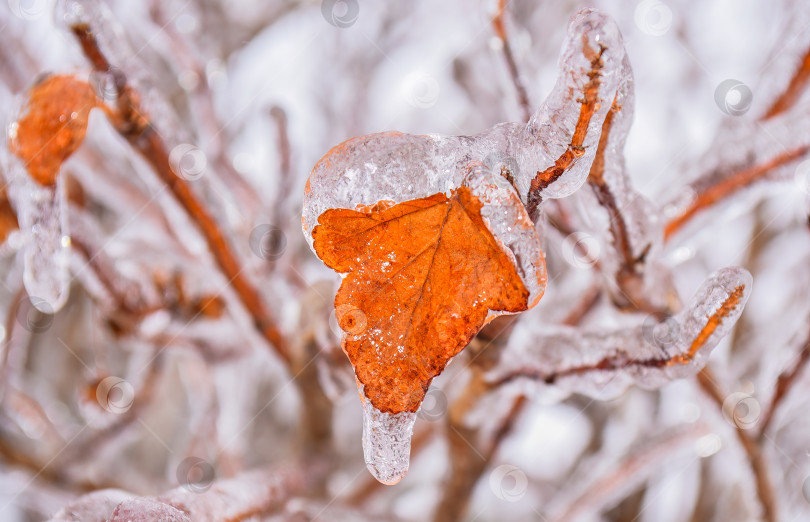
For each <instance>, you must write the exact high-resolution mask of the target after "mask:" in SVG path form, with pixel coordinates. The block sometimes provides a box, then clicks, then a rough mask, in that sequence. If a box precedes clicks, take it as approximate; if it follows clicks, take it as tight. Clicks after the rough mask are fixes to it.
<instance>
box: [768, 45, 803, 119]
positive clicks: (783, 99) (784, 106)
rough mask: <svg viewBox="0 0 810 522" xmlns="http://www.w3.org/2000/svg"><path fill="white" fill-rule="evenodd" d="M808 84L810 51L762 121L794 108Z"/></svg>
mask: <svg viewBox="0 0 810 522" xmlns="http://www.w3.org/2000/svg"><path fill="white" fill-rule="evenodd" d="M808 83H810V49H808V50H807V52H806V53H805V55H804V58H803V59H802V62H801V64H800V65H799V68H798V69H796V72H795V73H794V74H793V77H792V78H791V79H790V82H789V83H788V85H787V87H786V88H785V90H784V91H783V92H782V94H780V95H779V97H778V98H776V100H774V102H773V104H772V105H771V106H770V108H769V109H768V110H767V111H766V112H765V114H764V115H763V116H762V118H760V119H761V120H767V119H770V118H773V117H774V116H776V115H778V114H781V113H783V112H785V111H786V110H788V109H790V108H791V107H793V106H794V105H795V104H796V102H797V101H799V97H800V96H801V94H802V92H803V91H804V90H805V89H806V88H807V84H808Z"/></svg>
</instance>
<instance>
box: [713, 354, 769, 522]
mask: <svg viewBox="0 0 810 522" xmlns="http://www.w3.org/2000/svg"><path fill="white" fill-rule="evenodd" d="M697 381H698V384H700V387H701V389H703V391H704V392H706V394H707V395H708V396H709V397H710V398H711V399H712V400H713V401H714V402H715V403H716V404H717V406H718V408H720V409H721V410H722V409H723V402H725V398H726V394H725V393H723V391H722V390H720V387H719V386H718V385H717V382H716V380H715V378H714V375H713V374H712V372H711V370H710V369H709V367H708V366H707V367H705V368H703V370H701V371H700V372H699V373H698V374H697ZM734 432H735V433H736V435H737V440H739V441H740V445H742V447H743V450H745V453H746V455H747V456H748V462H749V464H750V465H751V471H752V472H753V474H754V481H755V483H756V489H757V496H758V497H759V501H760V504H762V511H763V513H762V518H763V520H765V521H766V522H776V521H777V517H776V497H775V495H774V490H773V485H772V483H771V480H770V478H769V476H768V468H767V465H766V463H765V459H764V458H763V455H762V448H761V447H760V445H759V444H758V443H757V442H756V441H754V440H753V439H752V438H751V437H750V436H748V434H747V433H746V432H745V430H744V429H743V428H741V427H739V426H735V429H734Z"/></svg>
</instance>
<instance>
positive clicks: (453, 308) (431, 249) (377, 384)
mask: <svg viewBox="0 0 810 522" xmlns="http://www.w3.org/2000/svg"><path fill="white" fill-rule="evenodd" d="M481 209H482V203H481V201H480V200H479V199H478V197H476V196H475V195H474V194H473V192H472V190H471V189H470V188H469V187H467V186H461V187H459V188H458V189H456V190H453V191H452V192H451V195H450V197H447V196H446V195H445V194H443V193H438V194H434V195H432V196H429V197H425V198H421V199H414V200H410V201H405V202H402V203H399V204H394V203H392V202H387V201H382V202H379V203H377V204H375V205H372V206H370V207H362V206H361V207H358V209H357V210H350V209H330V210H327V211H325V212H324V213H322V214H321V215H320V216H319V218H318V223H319V224H318V225H317V226H316V227H315V228H314V230H313V232H312V237H313V240H314V248H315V251H316V253H317V254H318V256H319V257H320V258H321V259H322V260H323V262H324V263H326V265H327V266H329V267H330V268H332V269H334V270H336V271H337V272H341V273H347V274H348V275H347V276H346V277H345V278H344V280H343V283H342V284H341V286H340V289H339V290H338V293H337V296H336V297H335V310H336V316H337V319H338V323H339V324H340V327H341V328H342V329H343V330H344V331H345V335H344V338H343V349H344V351H345V352H346V354H347V355H348V356H349V359H350V360H351V362H352V365H353V366H354V368H355V373H356V376H357V379H358V382H359V384H360V385H362V386H363V392H364V395H365V396H366V397H367V398H368V400H370V401H371V403H372V405H373V406H374V407H375V408H377V409H378V410H380V411H382V412H386V413H400V412H404V411H409V412H415V411H417V409H418V408H419V405H420V404H421V402H422V400H423V398H424V395H425V392H426V391H427V388H428V386H429V385H430V382H431V381H432V380H433V378H434V377H436V376H437V375H438V374H440V373H441V372H442V370H443V369H444V367H445V366H446V365H447V363H448V362H449V360H450V358H452V357H453V356H454V355H456V354H457V353H458V352H460V351H461V350H462V349H463V348H464V347H465V346H466V345H467V343H469V341H470V340H471V339H472V337H473V336H474V335H475V334H476V333H477V332H478V330H479V329H480V328H481V327H482V326H483V325H484V324H485V323H486V321H487V316H488V314H489V311H490V310H492V311H499V312H513V313H514V312H520V311H523V310H526V309H528V308H529V306H530V305H531V304H533V303H529V290H527V288H526V286H525V285H524V283H523V281H522V279H521V277H520V275H519V274H518V272H517V271H516V268H515V262H514V260H513V259H512V257H510V256H509V255H508V254H507V253H506V251H505V250H504V248H503V246H502V245H501V244H500V242H499V241H498V240H496V239H495V237H494V236H493V235H492V233H491V232H490V230H489V229H488V228H487V225H486V224H485V221H484V219H483V218H482V217H481Z"/></svg>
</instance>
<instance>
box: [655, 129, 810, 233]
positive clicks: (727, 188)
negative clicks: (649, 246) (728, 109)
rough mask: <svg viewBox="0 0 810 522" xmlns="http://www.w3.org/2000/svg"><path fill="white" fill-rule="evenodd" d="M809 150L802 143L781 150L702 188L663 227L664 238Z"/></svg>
mask: <svg viewBox="0 0 810 522" xmlns="http://www.w3.org/2000/svg"><path fill="white" fill-rule="evenodd" d="M808 152H810V145H802V146H800V147H796V148H794V149H792V150H789V151H787V152H783V153H781V154H779V155H777V156H775V157H774V158H771V159H770V160H768V161H766V162H764V163H760V164H758V165H752V166H750V167H746V168H743V169H741V170H739V171H737V172H735V173H734V174H732V175H731V176H728V177H725V178H724V179H722V180H721V181H719V182H717V183H716V184H714V185H712V186H710V187H709V188H708V189H706V190H704V191H703V192H702V193H701V194H698V196H697V197H696V198H695V199H694V201H692V203H691V204H690V205H689V206H688V207H687V208H686V209H684V210H683V211H682V212H681V213H680V214H679V215H677V216H675V217H674V218H672V219H671V220H670V221H669V222H668V223H667V224H666V226H665V227H664V239H666V240H668V239H671V238H672V236H673V235H675V233H676V232H678V231H679V230H680V229H681V228H682V227H683V226H684V225H685V224H686V223H687V222H688V221H689V220H691V219H692V218H693V217H695V215H697V214H698V213H700V212H702V211H704V210H706V209H708V208H710V207H712V206H713V205H715V204H716V203H718V202H720V201H722V200H723V199H725V198H727V197H729V196H731V195H733V194H736V193H737V192H739V191H740V190H742V189H744V188H746V187H748V186H750V185H752V184H753V183H755V182H757V181H759V180H761V179H762V178H763V177H765V175H767V174H768V173H769V172H771V171H772V170H773V169H776V168H778V167H781V166H783V165H786V164H788V163H790V162H791V161H795V160H798V159H799V158H801V157H802V156H804V155H805V154H807V153H808Z"/></svg>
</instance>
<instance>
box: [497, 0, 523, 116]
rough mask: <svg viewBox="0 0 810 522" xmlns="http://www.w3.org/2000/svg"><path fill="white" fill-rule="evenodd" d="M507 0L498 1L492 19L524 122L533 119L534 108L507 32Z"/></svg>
mask: <svg viewBox="0 0 810 522" xmlns="http://www.w3.org/2000/svg"><path fill="white" fill-rule="evenodd" d="M505 16H506V0H498V9H497V11H496V13H495V16H494V17H493V18H492V28H493V29H494V30H495V36H497V37H498V39H499V40H500V41H501V44H502V45H503V57H504V59H506V67H507V68H508V69H509V76H510V77H511V78H512V84H513V85H514V86H515V93H516V94H517V97H518V105H520V109H521V112H522V113H523V121H529V118H531V117H532V107H531V103H530V102H529V94H528V92H526V86H525V85H523V81H522V80H521V78H520V71H519V70H518V67H517V63H516V62H515V56H514V54H513V53H512V46H511V45H510V43H509V35H508V33H507V32H506V21H505V20H504V18H505Z"/></svg>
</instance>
